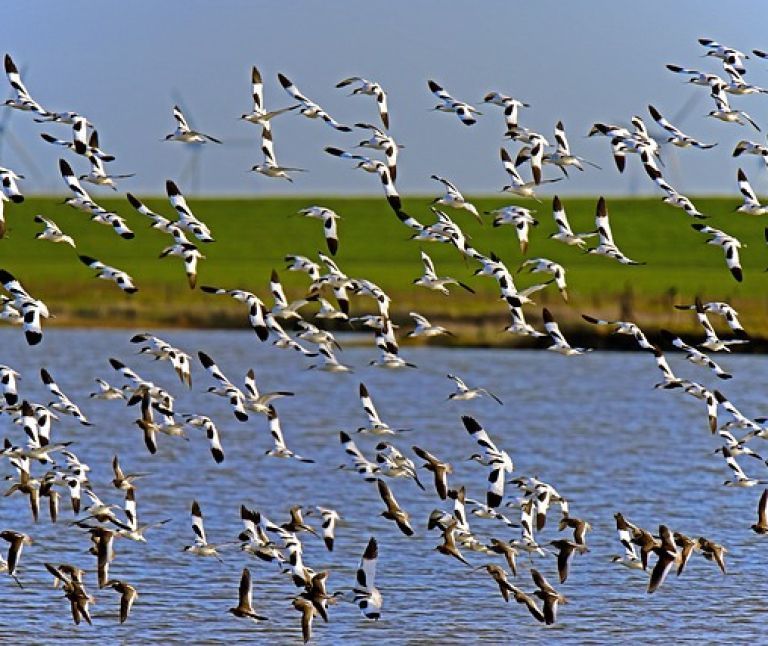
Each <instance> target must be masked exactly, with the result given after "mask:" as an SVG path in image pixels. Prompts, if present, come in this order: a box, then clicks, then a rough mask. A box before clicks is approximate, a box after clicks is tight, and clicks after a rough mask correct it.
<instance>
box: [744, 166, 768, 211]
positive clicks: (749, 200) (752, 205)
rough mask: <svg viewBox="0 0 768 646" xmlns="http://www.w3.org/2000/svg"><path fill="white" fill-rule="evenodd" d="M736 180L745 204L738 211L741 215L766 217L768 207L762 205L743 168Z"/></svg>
mask: <svg viewBox="0 0 768 646" xmlns="http://www.w3.org/2000/svg"><path fill="white" fill-rule="evenodd" d="M736 179H737V180H738V182H739V191H741V194H742V195H743V196H744V203H743V204H741V206H739V207H738V208H737V209H736V210H737V211H738V212H739V213H746V214H748V215H765V214H766V213H768V206H764V205H762V204H760V201H759V200H758V199H757V195H756V194H755V191H754V190H753V189H752V186H751V185H750V183H749V180H747V176H746V174H745V173H744V171H743V170H741V168H739V170H738V173H737V174H736Z"/></svg>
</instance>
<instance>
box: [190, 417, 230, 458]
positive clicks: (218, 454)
mask: <svg viewBox="0 0 768 646" xmlns="http://www.w3.org/2000/svg"><path fill="white" fill-rule="evenodd" d="M184 420H185V422H186V423H187V424H189V425H190V426H195V427H197V428H201V429H203V430H204V431H205V436H206V437H207V438H208V442H209V444H210V447H211V455H212V456H213V461H214V462H216V464H221V463H222V462H224V447H223V446H222V445H221V433H219V429H218V428H216V425H215V424H214V423H213V420H211V418H210V417H207V416H205V415H187V416H185V418H184Z"/></svg>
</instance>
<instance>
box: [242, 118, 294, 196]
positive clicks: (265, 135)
mask: <svg viewBox="0 0 768 646" xmlns="http://www.w3.org/2000/svg"><path fill="white" fill-rule="evenodd" d="M261 152H262V153H263V154H264V163H263V164H256V165H254V166H252V167H251V170H252V171H253V172H255V173H261V174H262V175H264V176H265V177H278V178H281V179H286V180H288V181H289V182H291V183H293V178H292V177H291V176H290V175H289V174H288V173H304V172H306V169H304V168H293V167H290V166H281V165H280V164H278V163H277V157H276V156H275V146H274V143H273V139H272V126H271V125H270V124H269V122H267V123H266V124H264V125H263V126H262V128H261Z"/></svg>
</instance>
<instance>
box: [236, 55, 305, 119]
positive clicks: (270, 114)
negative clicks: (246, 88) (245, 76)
mask: <svg viewBox="0 0 768 646" xmlns="http://www.w3.org/2000/svg"><path fill="white" fill-rule="evenodd" d="M251 97H252V98H253V108H252V109H251V111H250V112H248V113H247V114H243V115H241V116H240V118H241V119H243V120H244V121H248V122H249V123H253V124H256V125H260V126H266V125H267V124H269V122H270V121H271V120H272V119H273V118H274V117H276V116H278V115H281V114H284V113H285V112H290V111H291V110H295V109H296V108H298V107H299V105H298V104H297V105H291V106H288V107H287V108H280V109H278V110H267V109H266V108H265V107H264V82H263V80H262V78H261V73H260V72H259V70H258V69H257V68H256V66H255V65H254V66H253V67H251Z"/></svg>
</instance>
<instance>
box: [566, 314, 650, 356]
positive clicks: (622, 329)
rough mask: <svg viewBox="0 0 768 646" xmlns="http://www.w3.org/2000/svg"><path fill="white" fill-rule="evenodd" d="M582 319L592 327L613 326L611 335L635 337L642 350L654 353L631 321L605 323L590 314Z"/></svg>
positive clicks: (582, 316)
mask: <svg viewBox="0 0 768 646" xmlns="http://www.w3.org/2000/svg"><path fill="white" fill-rule="evenodd" d="M581 318H583V319H584V320H585V321H586V322H587V323H591V324H592V325H610V326H613V327H614V329H613V330H612V331H611V334H626V335H627V336H631V337H633V338H634V339H635V341H637V345H638V346H639V347H640V349H641V350H648V351H651V352H652V351H653V349H654V346H653V345H652V344H651V343H650V341H648V338H647V337H646V336H645V333H644V332H643V331H642V330H641V329H640V327H638V325H637V324H636V323H632V322H631V321H605V320H603V319H598V318H595V317H594V316H589V315H588V314H582V315H581Z"/></svg>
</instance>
